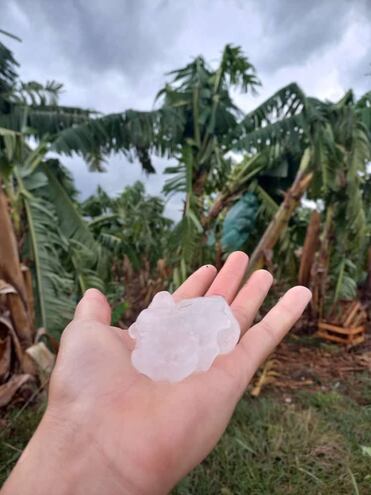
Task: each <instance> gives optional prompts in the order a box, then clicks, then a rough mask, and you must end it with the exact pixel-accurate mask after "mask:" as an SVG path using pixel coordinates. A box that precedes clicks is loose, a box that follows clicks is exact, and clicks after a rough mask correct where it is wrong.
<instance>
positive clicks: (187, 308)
mask: <svg viewBox="0 0 371 495" xmlns="http://www.w3.org/2000/svg"><path fill="white" fill-rule="evenodd" d="M129 334H130V336H131V337H132V338H134V339H135V349H134V351H133V352H132V355H131V361H132V363H133V366H134V367H135V368H136V369H137V370H138V371H139V372H141V373H143V374H144V375H147V376H148V377H149V378H151V379H152V380H154V381H161V380H165V381H168V382H178V381H180V380H183V379H184V378H186V377H187V376H189V375H191V374H192V373H195V372H197V371H206V370H208V369H209V368H210V366H211V365H212V363H213V362H214V359H215V358H216V357H217V356H218V355H219V354H226V353H228V352H230V351H232V350H233V349H234V347H235V346H236V344H237V342H238V339H239V337H240V326H239V324H238V321H237V320H236V318H235V317H234V315H233V313H232V311H231V309H230V307H229V305H228V304H227V302H226V301H225V299H224V298H223V297H221V296H210V297H195V298H193V299H184V300H183V301H181V302H178V303H175V301H174V299H173V297H172V295H171V294H169V292H159V293H158V294H156V295H155V297H154V298H153V301H152V302H151V304H150V305H149V306H148V308H147V309H145V310H144V311H142V312H141V313H140V314H139V316H138V318H137V320H136V321H135V322H134V323H133V324H132V325H131V326H130V328H129Z"/></svg>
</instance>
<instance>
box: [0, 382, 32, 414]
mask: <svg viewBox="0 0 371 495" xmlns="http://www.w3.org/2000/svg"><path fill="white" fill-rule="evenodd" d="M32 380H33V378H32V376H31V375H28V374H24V375H13V376H12V377H11V379H10V380H9V381H7V382H6V383H4V385H0V407H4V406H6V405H7V404H9V402H10V401H11V400H12V398H13V396H14V395H15V393H16V392H17V391H18V390H19V389H20V388H21V387H22V385H24V384H25V383H27V382H28V381H32Z"/></svg>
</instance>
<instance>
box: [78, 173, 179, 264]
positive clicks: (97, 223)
mask: <svg viewBox="0 0 371 495" xmlns="http://www.w3.org/2000/svg"><path fill="white" fill-rule="evenodd" d="M82 211H83V214H84V215H85V216H87V217H89V218H90V223H89V225H90V229H91V231H92V232H93V234H94V236H95V238H96V239H97V240H99V242H100V243H101V244H102V245H104V246H105V247H106V248H107V249H109V250H111V252H112V253H114V256H115V259H123V257H124V256H125V255H126V256H128V258H129V260H130V261H131V263H132V265H133V267H134V269H135V270H138V269H139V268H140V267H141V265H142V264H143V263H144V262H145V260H146V261H148V262H149V264H150V265H151V266H152V267H153V266H155V264H156V262H157V260H158V259H159V258H162V257H163V256H164V254H165V253H166V252H167V249H168V237H169V233H170V228H171V225H172V222H171V220H169V219H167V218H166V217H164V215H163V212H164V202H163V200H162V199H161V198H158V197H155V196H148V195H147V194H146V193H145V190H144V185H143V183H141V182H136V183H135V184H134V185H133V186H128V187H126V188H125V189H124V191H123V192H122V193H121V194H120V195H118V196H117V197H115V198H110V197H109V196H108V195H107V194H106V193H105V192H104V191H103V190H102V189H98V190H97V193H96V194H95V195H93V196H91V197H90V198H88V199H87V200H86V201H85V202H84V203H83V204H82Z"/></svg>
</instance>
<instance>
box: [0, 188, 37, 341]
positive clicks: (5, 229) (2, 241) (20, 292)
mask: <svg viewBox="0 0 371 495" xmlns="http://www.w3.org/2000/svg"><path fill="white" fill-rule="evenodd" d="M0 278H2V279H4V280H5V281H6V282H7V283H9V284H10V285H12V286H13V287H14V288H15V289H16V291H17V293H16V294H9V295H8V299H7V301H8V304H9V310H10V314H11V318H12V322H13V326H14V328H15V331H16V333H17V335H18V338H19V340H20V342H21V345H22V347H23V348H27V347H29V346H30V345H31V344H32V322H31V318H30V314H29V310H28V304H27V291H26V288H25V284H24V278H23V274H22V269H21V264H20V260H19V255H18V247H17V241H16V237H15V234H14V230H13V226H12V222H11V220H10V215H9V208H8V202H7V198H6V196H5V193H4V191H3V188H2V184H1V181H0Z"/></svg>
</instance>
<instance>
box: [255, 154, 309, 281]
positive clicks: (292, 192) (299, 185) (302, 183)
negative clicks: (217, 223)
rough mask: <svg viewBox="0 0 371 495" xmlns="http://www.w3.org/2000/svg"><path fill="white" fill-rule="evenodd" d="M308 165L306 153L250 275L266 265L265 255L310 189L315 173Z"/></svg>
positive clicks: (260, 247)
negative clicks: (309, 169) (309, 170)
mask: <svg viewBox="0 0 371 495" xmlns="http://www.w3.org/2000/svg"><path fill="white" fill-rule="evenodd" d="M308 164H309V154H308V153H307V152H306V153H304V155H303V158H302V163H301V165H300V168H299V171H298V173H297V176H296V178H295V180H294V182H293V184H292V186H291V187H290V189H289V190H288V191H287V192H286V195H285V199H284V200H283V202H282V203H281V205H280V207H279V209H278V210H277V213H276V214H275V216H274V217H273V220H272V221H271V223H270V224H269V225H268V227H267V229H266V231H265V232H264V234H263V236H262V238H261V239H260V241H259V243H258V245H257V246H256V248H255V250H254V252H253V254H252V256H251V258H250V263H249V270H248V275H249V274H250V273H251V272H252V271H254V270H255V269H257V268H260V267H262V266H263V265H264V259H265V255H266V254H268V253H269V252H270V251H271V250H272V249H273V248H274V246H275V244H276V242H277V241H278V239H279V238H280V236H281V235H282V233H283V232H284V231H285V229H286V227H287V225H288V223H289V220H290V218H291V216H292V214H293V213H294V211H295V210H296V208H297V207H298V205H299V203H300V199H301V198H302V196H303V194H304V193H305V191H306V190H307V189H308V187H309V185H310V183H311V181H312V178H313V172H308V171H307V169H308Z"/></svg>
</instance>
